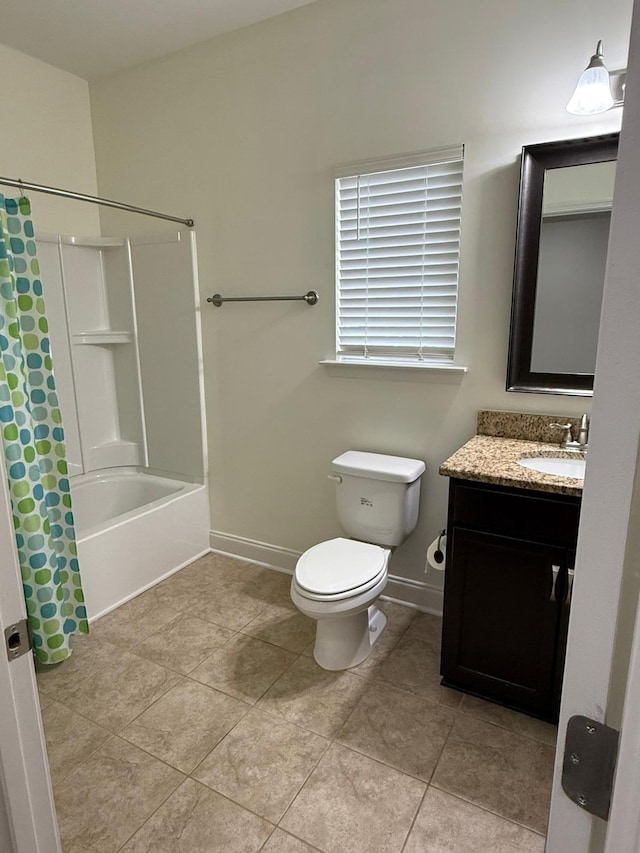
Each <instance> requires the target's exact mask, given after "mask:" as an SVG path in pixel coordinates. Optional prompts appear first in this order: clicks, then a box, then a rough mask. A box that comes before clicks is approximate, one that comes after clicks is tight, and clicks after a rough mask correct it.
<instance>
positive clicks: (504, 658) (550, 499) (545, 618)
mask: <svg viewBox="0 0 640 853" xmlns="http://www.w3.org/2000/svg"><path fill="white" fill-rule="evenodd" d="M579 514H580V498H579V497H575V496H572V495H562V494H556V493H552V492H541V491H537V492H536V491H532V490H525V489H515V488H508V487H504V486H497V485H492V484H488V483H480V482H471V481H468V480H458V479H452V480H451V482H450V494H449V518H448V530H447V568H446V579H445V592H444V616H443V637H442V661H441V674H442V676H443V682H442V683H443V684H445V685H447V686H450V687H455V688H459V689H461V690H464V691H466V692H469V693H473V694H474V695H477V696H482V697H484V698H486V699H491V700H493V701H496V702H500V703H502V704H504V705H508V706H510V707H513V708H518V709H520V710H523V711H527V712H528V713H530V714H533V715H535V716H538V717H541V718H543V719H547V720H555V719H557V716H558V708H559V702H560V692H561V688H562V674H563V667H564V654H565V647H566V634H567V625H568V615H569V605H570V601H571V589H572V582H573V565H574V557H575V546H576V540H577V535H578V521H579Z"/></svg>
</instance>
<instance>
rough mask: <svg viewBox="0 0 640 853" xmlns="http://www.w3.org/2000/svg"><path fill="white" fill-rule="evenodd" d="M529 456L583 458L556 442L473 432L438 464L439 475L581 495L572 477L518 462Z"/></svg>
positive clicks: (580, 483)
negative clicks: (541, 470) (474, 433)
mask: <svg viewBox="0 0 640 853" xmlns="http://www.w3.org/2000/svg"><path fill="white" fill-rule="evenodd" d="M527 456H529V457H531V456H565V457H567V458H571V459H575V458H576V457H577V458H584V454H582V453H574V452H570V451H562V450H560V448H559V446H558V445H557V444H548V443H546V442H541V441H524V440H522V439H515V438H501V437H498V436H494V435H476V436H475V437H474V438H472V439H471V440H470V441H468V442H467V443H466V444H464V445H463V446H462V447H461V448H460V449H459V450H457V451H456V452H455V453H454V454H453V456H450V457H449V458H448V459H446V460H445V461H444V462H443V463H442V465H441V466H440V474H442V475H443V476H445V477H457V478H459V479H461V480H479V481H480V482H483V483H496V484H497V485H500V486H512V487H514V488H517V489H535V490H536V491H540V492H556V493H557V494H562V495H576V496H578V497H580V496H581V495H582V486H583V481H582V480H577V479H575V478H574V477H558V476H556V475H555V474H542V473H540V472H538V471H532V470H531V469H529V468H524V467H523V466H522V465H518V461H517V460H518V459H522V458H524V457H527Z"/></svg>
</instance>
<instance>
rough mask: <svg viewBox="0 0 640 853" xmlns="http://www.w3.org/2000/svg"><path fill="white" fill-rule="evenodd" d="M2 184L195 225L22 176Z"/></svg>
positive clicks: (189, 225)
mask: <svg viewBox="0 0 640 853" xmlns="http://www.w3.org/2000/svg"><path fill="white" fill-rule="evenodd" d="M0 184H3V185H4V186H7V187H18V189H20V190H33V191H34V192H37V193H47V194H48V195H59V196H62V197H63V198H73V199H76V200H77V201H88V202H91V203H92V204H102V205H104V206H105V207H116V208H118V210H128V211H129V212H130V213H142V214H144V215H145V216H155V217H156V219H168V220H169V221H170V222H180V223H182V225H187V226H188V227H189V228H193V226H194V225H195V223H194V221H193V219H182V218H181V217H180V216H170V215H169V214H168V213H159V212H158V211H157V210H146V209H145V208H144V207H136V206H135V205H133V204H125V203H124V202H122V201H112V200H111V199H108V198H100V196H97V195H85V194H84V193H76V192H73V191H72V190H61V189H58V188H56V187H47V186H44V185H43V184H32V183H29V181H23V180H21V179H20V178H0Z"/></svg>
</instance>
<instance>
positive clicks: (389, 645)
mask: <svg viewBox="0 0 640 853" xmlns="http://www.w3.org/2000/svg"><path fill="white" fill-rule="evenodd" d="M401 636H402V634H395V633H393V632H392V631H389V630H388V628H385V630H384V631H383V633H382V635H381V636H380V637H379V638H378V640H377V641H376V644H375V645H374V647H373V649H372V650H371V654H370V655H369V657H368V658H366V659H365V660H363V661H362V663H359V664H358V665H357V666H354V667H352V668H351V669H350V670H349V672H355V673H356V674H357V675H361V676H362V677H363V678H369V679H371V678H376V677H377V674H378V672H379V670H380V667H381V666H382V664H383V663H384V662H385V661H386V660H387V658H388V657H389V655H390V654H391V652H392V651H393V650H394V649H395V647H396V646H397V645H398V643H399V642H400V638H401ZM311 657H313V650H312V652H311Z"/></svg>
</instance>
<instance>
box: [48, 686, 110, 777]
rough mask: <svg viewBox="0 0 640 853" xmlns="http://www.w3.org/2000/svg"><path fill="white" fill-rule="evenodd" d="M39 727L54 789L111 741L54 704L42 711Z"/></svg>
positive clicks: (91, 726) (92, 726)
mask: <svg viewBox="0 0 640 853" xmlns="http://www.w3.org/2000/svg"><path fill="white" fill-rule="evenodd" d="M42 724H43V726H44V733H45V737H46V742H47V753H48V756H49V769H50V770H51V779H52V781H53V784H54V785H57V784H58V783H59V782H61V781H62V780H63V779H64V778H65V776H67V775H68V774H69V773H70V772H71V771H72V770H73V769H74V768H75V767H77V766H78V764H80V763H81V762H82V761H84V760H85V758H88V757H89V756H90V755H92V753H94V752H95V751H96V750H97V749H98V748H99V747H100V746H102V744H104V743H105V742H106V741H107V740H108V739H109V738H110V737H111V734H110V732H108V731H106V730H105V729H102V728H100V726H97V725H96V724H95V723H92V722H91V720H87V719H86V718H85V717H81V716H80V714H75V713H74V712H73V711H70V710H69V709H68V708H64V707H63V706H62V705H60V704H58V703H57V702H52V703H51V705H49V706H48V707H46V708H45V709H44V710H43V712H42Z"/></svg>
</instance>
